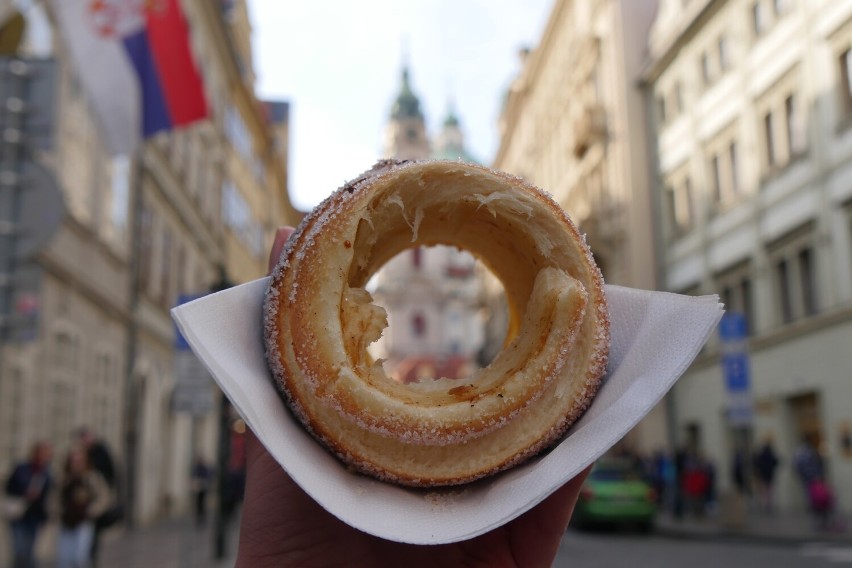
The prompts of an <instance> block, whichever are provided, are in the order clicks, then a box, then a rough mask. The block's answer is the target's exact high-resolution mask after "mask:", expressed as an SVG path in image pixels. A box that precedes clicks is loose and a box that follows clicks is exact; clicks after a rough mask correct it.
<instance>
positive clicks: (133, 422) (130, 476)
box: [123, 142, 145, 529]
mask: <svg viewBox="0 0 852 568" xmlns="http://www.w3.org/2000/svg"><path fill="white" fill-rule="evenodd" d="M144 160H145V143H144V142H143V143H140V144H139V146H138V148H137V149H136V151H135V156H134V158H133V169H132V172H133V173H132V178H131V183H130V191H131V195H132V198H131V204H132V205H131V209H130V266H129V268H130V277H129V284H130V290H129V295H128V309H129V314H128V315H129V317H128V318H127V321H128V328H127V351H126V361H125V363H126V374H125V383H124V468H125V471H124V478H125V484H124V496H123V501H124V508H125V525H126V526H127V528H128V529H132V528H134V526H135V524H136V462H137V459H136V458H137V452H138V445H139V444H138V442H139V431H138V430H139V402H140V401H139V396H138V393H137V392H136V391H137V387H138V385H137V380H136V358H137V356H138V349H137V346H138V343H139V324H138V322H137V320H136V316H137V314H136V312H137V309H138V307H139V297H140V294H141V290H140V289H139V275H140V274H139V268H140V267H139V254H140V251H141V230H142V218H141V215H142V209H143V202H144V199H143V194H142V177H143V172H144Z"/></svg>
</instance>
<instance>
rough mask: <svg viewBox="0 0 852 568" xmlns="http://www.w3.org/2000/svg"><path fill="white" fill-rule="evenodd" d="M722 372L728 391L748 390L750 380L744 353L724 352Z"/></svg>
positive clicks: (746, 357)
mask: <svg viewBox="0 0 852 568" xmlns="http://www.w3.org/2000/svg"><path fill="white" fill-rule="evenodd" d="M722 374H723V375H724V376H725V386H726V387H727V388H728V392H748V390H749V387H750V383H751V381H750V380H749V372H748V355H747V354H746V353H726V354H725V355H722Z"/></svg>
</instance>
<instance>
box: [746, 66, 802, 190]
mask: <svg viewBox="0 0 852 568" xmlns="http://www.w3.org/2000/svg"><path fill="white" fill-rule="evenodd" d="M798 78H799V76H798V71H797V70H793V71H791V72H790V73H788V74H787V75H786V76H785V77H783V78H782V79H781V80H780V81H779V82H778V83H776V84H775V85H774V86H773V87H771V88H770V90H769V91H768V92H767V93H765V94H763V95H762V96H761V97H760V99H759V100H758V101H757V102H756V107H757V111H758V116H760V117H761V121H762V124H761V146H762V151H763V152H762V153H763V174H762V175H763V177H764V178H766V177H771V176H772V175H774V174H775V173H776V172H777V171H778V170H780V169H782V168H785V167H786V166H787V165H789V164H790V163H791V162H792V161H793V160H795V159H796V158H798V157H799V156H801V155H802V154H804V153H805V152H806V151H807V148H808V137H807V118H806V116H805V113H804V112H803V109H804V108H806V107H805V106H804V104H805V103H804V101H803V100H802V97H801V96H800V95H799V93H798V92H797V87H798V84H797V81H798Z"/></svg>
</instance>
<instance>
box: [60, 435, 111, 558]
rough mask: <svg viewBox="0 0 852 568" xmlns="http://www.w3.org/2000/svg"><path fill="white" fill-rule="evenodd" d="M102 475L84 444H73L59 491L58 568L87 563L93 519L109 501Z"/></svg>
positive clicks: (104, 509)
mask: <svg viewBox="0 0 852 568" xmlns="http://www.w3.org/2000/svg"><path fill="white" fill-rule="evenodd" d="M111 500H112V499H111V496H110V489H109V486H108V485H107V482H106V480H104V478H103V476H102V475H101V474H100V473H99V472H98V471H97V470H96V469H94V468H92V467H91V466H90V465H89V459H88V456H87V454H86V451H85V450H84V449H83V448H74V449H72V450H71V451H70V452H69V453H68V457H67V458H66V460H65V475H64V477H63V479H62V487H61V489H60V494H59V507H60V517H59V521H60V522H59V538H58V541H57V545H56V567H57V568H86V567H87V566H89V565H90V556H91V552H92V539H93V538H94V535H95V520H96V519H97V518H98V517H100V516H101V515H102V514H103V512H104V511H106V509H107V508H109V506H110V503H111Z"/></svg>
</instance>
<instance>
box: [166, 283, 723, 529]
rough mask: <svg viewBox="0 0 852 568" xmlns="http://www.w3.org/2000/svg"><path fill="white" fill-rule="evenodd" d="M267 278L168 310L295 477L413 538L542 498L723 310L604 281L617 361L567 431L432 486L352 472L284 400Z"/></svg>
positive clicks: (674, 372)
mask: <svg viewBox="0 0 852 568" xmlns="http://www.w3.org/2000/svg"><path fill="white" fill-rule="evenodd" d="M267 283H268V278H264V279H261V280H255V281H254V282H250V283H248V284H243V285H241V286H237V287H235V288H231V289H229V290H225V291H223V292H219V293H217V294H213V295H211V296H206V297H204V298H201V299H199V300H196V301H194V302H191V303H188V304H184V305H182V306H179V307H177V308H174V309H173V310H172V316H173V318H174V319H175V321H176V322H177V325H178V327H179V329H180V331H181V332H182V333H183V335H184V337H186V339H187V341H188V342H189V344H190V346H191V347H192V349H193V351H194V352H195V354H196V355H197V356H198V357H199V358H200V359H201V361H202V362H203V363H204V364H205V365H206V366H207V368H208V369H209V370H210V373H211V374H212V375H213V377H214V378H215V380H216V382H217V383H219V386H221V388H222V390H223V391H224V392H225V393H226V394H227V396H228V398H229V399H230V400H231V402H232V403H233V404H234V406H235V407H236V408H237V410H238V411H239V413H240V415H241V416H242V417H243V419H244V420H245V421H246V422H247V423H248V425H249V427H251V429H252V430H253V431H254V432H255V433H256V434H257V436H258V438H259V439H260V440H261V441H262V442H263V444H264V445H265V446H266V448H267V449H268V450H269V451H270V453H271V454H272V455H273V456H274V457H275V459H276V460H278V462H279V463H280V464H281V466H282V467H283V468H284V469H285V470H286V471H287V472H288V473H289V474H290V476H291V477H292V478H293V479H294V480H295V481H296V483H298V484H299V485H300V486H301V487H302V488H303V489H304V490H305V491H306V492H307V493H308V494H309V495H311V497H313V498H314V499H315V500H316V501H317V502H319V503H320V504H321V505H322V506H323V507H325V508H326V509H327V510H328V511H329V512H331V513H332V514H334V515H335V516H337V517H338V518H340V519H341V520H343V521H344V522H346V523H348V524H350V525H352V526H353V527H355V528H358V529H360V530H362V531H365V532H368V533H370V534H373V535H376V536H379V537H382V538H386V539H389V540H394V541H399V542H407V543H414V544H441V543H447V542H455V541H460V540H466V539H469V538H473V537H475V536H477V535H480V534H482V533H484V532H487V531H489V530H491V529H493V528H495V527H498V526H500V525H502V524H504V523H507V522H508V521H510V520H512V519H514V518H515V517H517V516H519V515H520V514H522V513H524V512H525V511H527V510H529V509H530V508H532V507H533V506H535V505H536V504H538V503H540V502H541V501H542V500H544V499H545V498H546V497H547V496H548V495H550V494H551V493H553V492H554V491H555V490H556V489H558V488H559V487H561V486H562V485H563V484H564V483H566V482H567V481H568V480H570V479H571V478H572V477H574V476H575V475H577V474H578V473H580V472H581V471H582V470H583V469H584V468H585V467H586V466H587V465H589V464H590V463H592V462H593V461H595V460H596V459H597V458H598V457H600V456H601V455H602V454H603V453H604V452H605V451H606V450H608V449H609V448H611V447H612V446H613V445H614V444H615V443H616V442H618V440H620V439H621V438H622V437H623V436H624V435H625V434H627V432H629V431H630V429H631V428H633V427H634V426H635V425H636V424H637V423H638V422H639V421H640V420H641V419H642V417H644V416H645V415H646V414H647V413H648V412H649V411H650V410H651V409H652V408H653V407H654V405H655V404H657V402H659V401H660V399H662V398H663V396H664V395H665V394H666V392H668V390H669V389H670V388H671V387H672V385H673V384H674V382H675V381H676V380H677V379H678V377H680V375H681V374H682V373H683V372H684V371H685V370H686V368H687V367H688V366H689V364H690V363H691V362H692V360H693V359H694V358H695V356H696V355H697V354H698V352H699V350H700V349H701V347H702V346H703V345H704V343H705V341H706V340H707V338H708V337H709V336H710V334H711V333H712V331H713V330H714V328H715V326H716V324H717V323H718V321H719V318H720V317H721V315H722V306H721V305H720V304H719V303H718V298H717V297H716V296H703V297H689V296H680V295H676V294H669V293H665V292H645V291H640V290H634V289H631V288H622V287H618V286H607V288H606V294H607V298H608V300H609V305H610V317H611V324H612V348H611V352H610V364H609V372H608V375H607V378H606V381H605V382H604V384H603V386H602V387H601V389H600V391H599V393H598V395H597V397H596V398H595V400H594V402H593V404H592V405H591V407H590V408H589V410H588V411H587V412H586V414H585V415H584V416H583V417H582V419H581V420H579V421H578V422H577V423H576V424H575V425H574V427H573V428H572V429H571V431H570V432H569V435H568V436H567V437H566V438H565V439H564V440H563V441H562V442H561V443H560V444H559V445H558V446H557V447H556V448H555V449H554V450H553V451H551V452H550V453H548V454H547V455H545V456H543V457H540V458H538V459H535V460H533V461H531V462H529V463H527V464H524V465H522V466H520V467H516V468H514V469H512V470H510V471H507V472H504V473H502V474H499V475H497V476H495V477H493V478H491V479H490V480H488V481H485V482H480V483H476V484H473V485H470V486H468V487H463V488H457V489H450V490H441V491H425V492H424V491H415V490H410V489H405V488H402V487H397V486H394V485H390V484H387V483H383V482H379V481H376V480H373V479H371V478H367V477H364V476H361V475H358V474H353V473H351V472H349V471H348V470H347V469H346V468H345V467H344V466H342V465H341V464H340V462H338V461H337V460H336V459H335V458H334V457H332V455H331V454H329V453H328V452H327V451H325V449H324V448H322V447H321V446H320V445H319V444H318V443H317V442H316V441H314V439H313V438H311V437H310V436H309V435H308V434H307V433H306V432H305V431H304V430H303V429H302V427H301V425H300V424H299V423H298V422H296V420H295V419H294V418H293V417H292V416H291V415H290V413H289V412H288V411H287V410H286V408H285V407H284V404H283V402H282V401H281V399H280V398H279V396H278V394H277V391H276V390H275V387H274V386H273V384H272V380H271V378H270V374H269V371H268V370H267V366H266V359H265V357H264V352H263V342H262V339H261V329H262V328H261V310H262V303H263V295H264V292H265V290H266V286H267ZM281 506H283V507H286V506H287V504H286V503H282V504H281Z"/></svg>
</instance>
